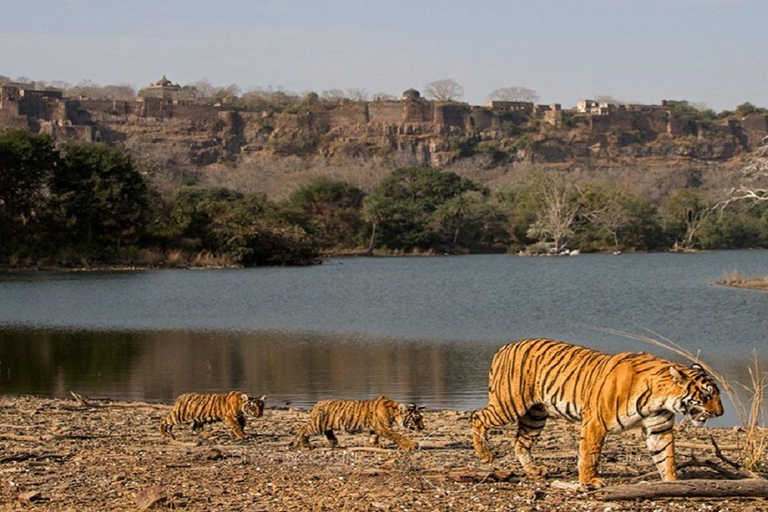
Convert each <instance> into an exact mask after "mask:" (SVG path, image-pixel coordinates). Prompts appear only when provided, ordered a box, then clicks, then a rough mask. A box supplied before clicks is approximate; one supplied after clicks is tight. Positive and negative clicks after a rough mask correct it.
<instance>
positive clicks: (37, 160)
mask: <svg viewBox="0 0 768 512" xmlns="http://www.w3.org/2000/svg"><path fill="white" fill-rule="evenodd" d="M58 162H59V155H58V153H57V152H56V150H55V149H54V148H53V145H52V144H51V139H50V137H48V136H46V135H32V134H30V133H29V132H27V131H25V130H9V131H7V132H5V133H2V134H0V235H2V238H3V239H4V240H6V241H20V240H22V239H24V238H25V237H26V236H27V235H29V234H30V232H31V231H32V230H33V229H34V227H35V226H34V224H35V223H36V222H37V221H39V220H40V217H41V216H42V215H43V214H44V210H45V205H46V201H47V199H46V197H45V191H46V184H47V182H48V180H49V179H50V176H51V174H52V173H53V172H54V170H55V169H56V166H57V164H58ZM30 225H32V226H30Z"/></svg>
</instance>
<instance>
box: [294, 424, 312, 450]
mask: <svg viewBox="0 0 768 512" xmlns="http://www.w3.org/2000/svg"><path fill="white" fill-rule="evenodd" d="M310 430H311V426H310V425H304V426H303V427H301V428H300V429H299V432H298V433H297V434H296V439H295V440H294V441H293V446H294V447H296V448H302V449H304V450H311V449H312V444H311V443H310V442H309V436H310Z"/></svg>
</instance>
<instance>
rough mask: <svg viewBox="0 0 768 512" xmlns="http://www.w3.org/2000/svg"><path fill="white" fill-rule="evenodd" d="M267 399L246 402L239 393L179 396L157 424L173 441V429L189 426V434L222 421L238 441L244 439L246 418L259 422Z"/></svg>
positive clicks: (246, 397)
mask: <svg viewBox="0 0 768 512" xmlns="http://www.w3.org/2000/svg"><path fill="white" fill-rule="evenodd" d="M266 399H267V397H266V396H260V397H258V398H249V397H248V395H246V394H245V393H243V392H241V391H230V392H229V393H224V394H210V395H205V394H201V393H186V394H183V395H180V396H179V397H178V398H177V399H176V402H175V403H174V404H173V409H172V410H171V412H169V413H168V415H167V416H166V417H164V418H163V419H162V420H160V433H161V434H162V435H164V436H170V437H171V439H173V438H174V437H173V426H174V425H178V424H180V423H187V422H190V421H191V422H192V430H194V431H195V432H198V431H200V430H201V429H202V428H203V425H204V424H206V423H213V422H215V421H223V422H224V423H226V424H227V425H229V427H230V428H232V433H233V434H234V435H235V437H237V438H238V439H245V437H246V435H245V432H244V431H243V428H245V415H246V414H248V415H250V416H253V417H256V418H258V417H259V416H261V415H262V414H263V413H264V401H265V400H266Z"/></svg>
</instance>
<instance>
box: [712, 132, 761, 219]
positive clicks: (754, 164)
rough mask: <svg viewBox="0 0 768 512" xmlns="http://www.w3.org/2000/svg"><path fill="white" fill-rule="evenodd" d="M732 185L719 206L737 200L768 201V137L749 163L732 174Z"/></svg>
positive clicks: (753, 153)
mask: <svg viewBox="0 0 768 512" xmlns="http://www.w3.org/2000/svg"><path fill="white" fill-rule="evenodd" d="M730 180H731V183H730V186H728V187H727V189H726V191H725V198H724V199H723V200H721V201H720V202H719V204H718V206H719V207H720V208H721V209H722V208H725V207H726V206H729V205H730V204H732V203H734V202H737V201H750V202H752V203H756V202H762V201H768V137H765V138H764V139H763V140H762V142H761V143H760V147H759V148H757V149H756V150H755V151H753V152H752V154H751V155H750V157H749V159H748V160H747V163H746V164H745V165H744V166H743V167H741V168H740V169H739V170H738V171H736V172H734V173H733V174H732V175H731V176H730Z"/></svg>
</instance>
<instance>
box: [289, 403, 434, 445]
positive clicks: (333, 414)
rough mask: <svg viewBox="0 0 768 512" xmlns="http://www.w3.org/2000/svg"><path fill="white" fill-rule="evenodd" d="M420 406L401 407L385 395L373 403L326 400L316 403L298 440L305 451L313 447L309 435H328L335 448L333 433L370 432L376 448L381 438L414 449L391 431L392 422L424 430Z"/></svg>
mask: <svg viewBox="0 0 768 512" xmlns="http://www.w3.org/2000/svg"><path fill="white" fill-rule="evenodd" d="M421 409H422V408H421V407H416V405H414V404H409V405H405V404H399V403H397V402H395V401H394V400H390V399H389V398H387V397H385V396H380V397H378V398H375V399H373V400H362V401H356V400H323V401H321V402H318V403H316V404H315V406H314V407H313V408H312V411H311V412H310V413H309V419H308V420H307V423H306V424H305V425H304V427H302V428H301V430H300V431H299V433H298V436H297V437H296V443H295V444H297V445H298V446H301V447H302V448H310V447H311V446H310V444H309V436H311V435H320V434H325V436H326V437H327V438H328V441H329V442H330V443H331V445H332V446H336V445H338V443H339V441H338V440H337V439H336V436H335V435H334V433H333V431H334V429H335V430H345V431H347V432H363V431H368V432H370V434H371V438H370V441H371V444H373V445H377V444H378V442H379V436H383V437H386V438H387V439H390V440H392V441H394V442H395V443H396V444H397V445H398V446H399V447H400V448H402V449H403V450H406V451H410V450H414V449H415V448H416V443H414V442H413V441H411V440H410V439H408V438H407V437H405V436H403V435H401V434H398V433H397V432H395V431H394V430H392V428H391V427H392V424H393V423H399V424H400V425H402V426H403V427H405V428H409V429H411V430H423V429H424V420H423V418H422V416H421Z"/></svg>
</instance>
